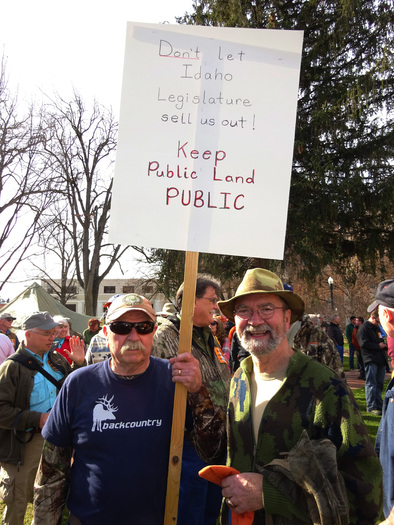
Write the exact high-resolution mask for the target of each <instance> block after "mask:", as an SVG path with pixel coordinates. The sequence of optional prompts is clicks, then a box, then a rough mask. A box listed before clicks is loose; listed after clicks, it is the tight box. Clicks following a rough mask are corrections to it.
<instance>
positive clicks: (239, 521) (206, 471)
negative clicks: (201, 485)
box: [198, 465, 254, 525]
mask: <svg viewBox="0 0 394 525" xmlns="http://www.w3.org/2000/svg"><path fill="white" fill-rule="evenodd" d="M235 474H239V470H237V469H235V468H233V467H227V466H226V465H209V466H208V467H204V468H203V469H201V470H200V471H199V473H198V475H199V476H200V478H204V479H206V480H207V481H211V482H212V483H216V485H219V486H222V480H223V479H224V478H227V476H234V475H235ZM253 520H254V512H253V511H251V512H243V513H242V514H237V513H236V512H234V511H233V509H231V523H232V525H252V523H253Z"/></svg>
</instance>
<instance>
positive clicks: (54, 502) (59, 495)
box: [33, 441, 72, 525]
mask: <svg viewBox="0 0 394 525" xmlns="http://www.w3.org/2000/svg"><path fill="white" fill-rule="evenodd" d="M71 452H72V449H71V448H70V447H68V448H61V447H56V446H55V445H53V444H52V443H49V442H48V441H44V446H43V451H42V456H41V461H40V464H39V467H38V471H37V476H36V480H35V483H34V501H33V512H34V523H35V525H60V524H61V523H62V512H63V509H64V506H65V503H66V499H67V492H68V487H69V482H70V466H71Z"/></svg>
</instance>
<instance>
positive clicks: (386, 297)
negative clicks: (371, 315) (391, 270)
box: [367, 279, 394, 312]
mask: <svg viewBox="0 0 394 525" xmlns="http://www.w3.org/2000/svg"><path fill="white" fill-rule="evenodd" d="M380 304H381V305H382V306H387V308H394V279H387V280H386V281H382V282H381V283H379V284H378V288H377V290H376V294H375V301H374V302H373V303H372V304H370V305H369V306H368V308H367V311H368V312H372V311H373V310H375V308H377V307H378V306H379V305H380Z"/></svg>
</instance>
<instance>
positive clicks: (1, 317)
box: [0, 312, 16, 321]
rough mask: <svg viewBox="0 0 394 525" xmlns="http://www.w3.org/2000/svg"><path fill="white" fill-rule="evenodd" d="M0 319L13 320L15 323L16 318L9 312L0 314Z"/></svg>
mask: <svg viewBox="0 0 394 525" xmlns="http://www.w3.org/2000/svg"><path fill="white" fill-rule="evenodd" d="M0 319H12V320H13V321H15V320H16V317H13V316H12V315H11V314H9V313H8V312H4V313H2V314H0Z"/></svg>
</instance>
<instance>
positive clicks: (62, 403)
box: [41, 375, 73, 448]
mask: <svg viewBox="0 0 394 525" xmlns="http://www.w3.org/2000/svg"><path fill="white" fill-rule="evenodd" d="M70 383H72V375H70V376H69V377H68V378H67V379H66V381H65V382H64V384H63V387H62V389H61V390H60V392H59V395H58V396H57V398H56V401H55V403H54V405H53V407H52V410H51V412H50V414H49V417H48V420H47V422H46V423H45V426H44V428H43V429H42V432H41V433H42V436H43V437H44V439H45V440H47V441H49V442H50V443H52V444H53V445H56V446H57V447H64V448H65V447H71V446H72V430H71V421H70V419H71V418H70V413H71V411H72V404H73V398H72V396H70V392H72V391H73V388H72V386H71V387H70Z"/></svg>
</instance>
